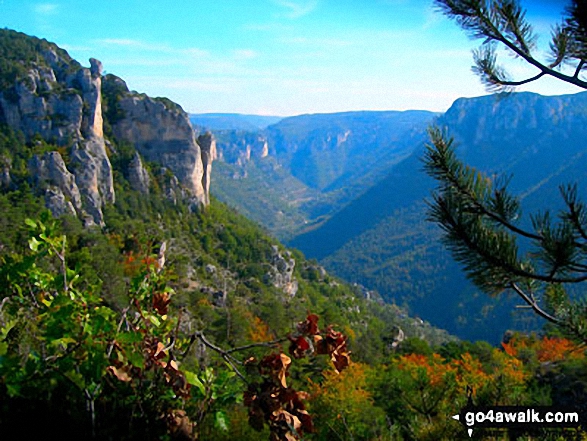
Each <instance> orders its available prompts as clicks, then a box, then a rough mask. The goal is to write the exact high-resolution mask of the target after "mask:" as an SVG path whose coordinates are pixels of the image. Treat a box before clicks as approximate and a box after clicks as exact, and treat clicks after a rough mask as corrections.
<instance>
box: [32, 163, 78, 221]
mask: <svg viewBox="0 0 587 441" xmlns="http://www.w3.org/2000/svg"><path fill="white" fill-rule="evenodd" d="M29 170H30V171H31V176H32V181H33V184H34V186H35V187H36V188H37V189H40V190H42V191H44V192H45V201H46V202H47V208H49V210H51V212H52V213H53V216H61V215H63V214H73V215H77V214H79V215H81V214H82V211H81V210H82V198H81V194H80V191H79V188H78V186H77V184H76V180H75V176H74V175H73V174H72V173H71V172H70V171H69V170H68V169H67V167H66V166H65V162H64V161H63V158H62V157H61V154H60V153H59V152H49V153H45V154H44V155H43V156H38V155H36V156H34V157H33V158H32V159H31V161H30V162H29Z"/></svg>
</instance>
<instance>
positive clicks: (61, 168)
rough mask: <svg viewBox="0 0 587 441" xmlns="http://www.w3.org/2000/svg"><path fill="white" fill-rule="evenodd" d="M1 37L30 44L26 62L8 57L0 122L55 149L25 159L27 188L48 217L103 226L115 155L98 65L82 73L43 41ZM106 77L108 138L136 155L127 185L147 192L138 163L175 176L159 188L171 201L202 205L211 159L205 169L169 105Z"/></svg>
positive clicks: (182, 119)
mask: <svg viewBox="0 0 587 441" xmlns="http://www.w3.org/2000/svg"><path fill="white" fill-rule="evenodd" d="M0 34H4V35H0V37H3V36H4V37H5V36H7V35H8V36H10V37H14V36H19V35H20V36H22V38H23V41H24V42H25V43H28V45H29V46H28V48H29V51H28V52H26V51H24V52H23V53H24V54H26V57H25V56H24V55H23V54H21V53H18V52H17V50H16V49H15V53H14V54H12V59H11V60H10V61H9V62H12V64H13V65H14V66H15V67H14V70H15V71H16V72H18V73H17V74H15V75H14V78H11V77H10V75H3V76H2V75H0V76H2V78H0V80H1V81H0V123H3V124H6V125H8V126H9V127H11V128H12V129H14V130H17V131H21V132H22V133H23V134H24V136H25V140H26V142H27V143H28V144H29V145H33V146H34V145H40V144H42V143H49V144H50V145H54V146H55V149H57V148H58V149H59V151H58V150H54V151H50V152H46V153H43V154H38V155H35V156H33V157H32V159H31V160H30V162H29V170H30V173H31V176H32V177H31V182H32V184H33V185H34V187H35V189H36V190H37V191H38V192H39V193H41V194H44V196H45V200H46V202H47V207H48V208H49V209H50V210H51V211H52V213H53V214H54V215H55V216H59V215H62V214H65V213H68V214H75V215H77V216H79V217H80V218H82V219H84V222H85V224H86V225H100V226H103V225H104V216H103V214H102V208H103V207H104V205H105V204H109V203H114V201H115V192H114V185H113V173H112V165H111V162H110V158H109V155H115V154H117V153H116V149H115V148H113V146H111V145H110V143H109V141H108V140H106V139H105V137H104V120H105V117H106V116H107V115H103V105H104V102H103V101H104V100H103V96H102V94H103V91H104V90H105V91H110V90H112V87H111V86H112V84H109V83H107V84H103V77H102V64H101V63H100V62H99V61H98V60H96V59H93V58H92V59H90V68H89V69H88V68H84V67H82V66H81V65H79V63H77V62H76V61H75V60H72V59H71V58H70V57H69V55H67V53H66V52H65V51H63V50H61V49H59V48H58V47H57V46H55V45H53V44H51V43H47V42H46V41H44V40H38V39H36V38H34V37H27V36H23V34H18V33H16V32H14V31H9V30H0ZM24 46H25V47H27V46H26V44H25V45H24ZM19 50H21V49H20V48H19ZM21 52H22V50H21ZM0 74H1V73H0ZM110 77H111V78H114V80H112V81H114V82H115V86H117V87H118V89H117V90H118V93H117V95H116V96H115V97H114V98H112V97H110V99H109V102H110V105H111V107H112V108H113V109H114V110H116V113H115V114H114V117H111V118H110V119H111V121H107V123H108V128H109V130H110V134H111V136H112V138H114V140H116V141H125V142H127V143H130V144H132V145H133V146H134V148H135V149H136V150H137V152H138V154H137V155H135V157H134V158H133V161H131V163H130V164H129V170H128V175H129V176H128V178H129V181H130V183H131V186H132V187H133V188H135V189H136V190H138V191H140V192H142V193H148V192H149V184H150V178H149V175H148V173H147V171H146V169H145V167H144V166H143V163H142V161H141V157H142V158H143V160H146V161H149V162H154V163H158V164H160V166H161V167H162V168H164V169H167V170H169V171H171V173H172V174H173V175H174V176H175V178H176V180H177V182H174V188H173V189H164V190H165V192H167V193H169V192H172V193H174V196H173V198H174V199H176V198H177V195H180V196H181V197H182V198H184V199H188V201H189V202H190V203H192V205H193V206H194V207H199V206H203V205H207V204H208V203H209V184H210V172H211V163H212V160H213V159H214V155H211V154H210V152H207V153H204V157H205V161H206V164H205V165H204V163H203V161H202V154H203V153H202V150H201V149H200V146H199V145H198V143H197V142H196V137H195V134H194V131H193V129H192V126H191V124H190V122H189V119H188V116H187V114H186V113H185V112H184V111H183V110H182V109H181V108H180V107H179V106H178V105H176V104H174V103H172V102H171V101H169V100H165V99H151V98H149V97H147V96H145V95H139V94H137V93H134V92H133V93H131V92H129V91H128V89H127V88H126V84H124V82H123V81H122V80H120V79H118V78H116V77H112V76H107V77H104V80H107V79H108V78H110ZM121 85H122V87H121ZM105 86H106V87H105ZM108 86H110V88H109V87H108ZM107 101H108V100H107ZM106 119H108V118H106ZM211 142H213V139H211V140H209V143H211ZM208 149H209V146H208ZM64 153H65V155H63V154H64ZM4 162H6V161H4ZM4 165H5V166H3V167H2V186H3V187H7V186H9V185H11V179H10V167H9V165H7V164H4ZM205 169H206V174H205Z"/></svg>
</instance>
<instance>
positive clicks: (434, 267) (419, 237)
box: [289, 93, 587, 342]
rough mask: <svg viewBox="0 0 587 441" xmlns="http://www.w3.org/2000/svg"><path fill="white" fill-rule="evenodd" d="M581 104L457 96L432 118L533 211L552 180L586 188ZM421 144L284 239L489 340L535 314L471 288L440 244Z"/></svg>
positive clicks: (459, 330)
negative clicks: (322, 217)
mask: <svg viewBox="0 0 587 441" xmlns="http://www.w3.org/2000/svg"><path fill="white" fill-rule="evenodd" d="M586 108H587V94H585V93H581V94H577V95H569V96H561V97H542V96H539V95H536V94H530V93H520V94H512V95H511V96H509V97H506V98H503V97H502V98H496V97H492V96H487V97H481V98H472V99H460V100H457V101H456V102H455V103H454V105H453V106H452V107H451V108H450V109H449V110H448V111H447V112H446V113H445V114H444V115H442V116H441V117H439V118H438V119H437V120H436V122H435V124H437V125H438V126H440V127H443V128H445V129H446V130H448V132H449V133H450V134H451V135H452V136H454V138H455V142H456V143H457V145H458V147H457V151H458V152H459V154H460V155H462V157H463V158H466V159H465V160H466V162H467V163H469V164H471V165H472V166H474V167H476V168H478V169H479V170H481V171H483V172H485V173H488V174H489V175H501V176H504V177H506V178H507V177H510V178H511V179H510V186H511V188H512V191H514V192H516V193H517V194H520V195H521V203H522V207H523V211H524V212H525V213H537V212H539V211H540V210H545V209H547V208H548V209H554V210H556V208H557V207H560V206H562V204H563V200H562V198H561V197H560V192H559V186H560V185H561V184H565V183H572V182H577V183H578V184H579V188H585V185H581V184H582V183H584V182H585V174H584V173H583V172H582V170H583V169H584V167H585V153H586V152H587V150H586V146H585V143H584V139H586V135H587V133H586V132H585V130H586V129H585V127H586V125H585V123H586V122H587V121H586V120H585V119H586V115H587V114H586V113H585V109H586ZM423 152H424V143H422V144H420V145H419V146H418V147H417V148H416V150H415V152H414V153H413V154H412V155H411V156H410V157H409V158H406V159H405V160H404V161H402V162H401V163H399V164H397V165H396V166H393V167H391V168H390V169H389V174H388V176H387V177H386V178H385V179H384V180H383V181H381V182H380V183H378V184H377V185H375V186H373V187H372V188H371V189H369V190H368V191H367V192H366V193H365V194H364V195H362V196H361V197H360V198H358V199H356V200H355V201H353V202H352V203H351V204H350V205H349V206H347V207H346V208H345V209H343V210H342V211H340V212H339V213H337V214H336V215H335V216H333V217H332V219H330V220H329V221H328V222H327V223H326V224H324V225H323V226H321V227H320V228H318V229H316V230H313V231H311V232H309V233H307V234H305V235H300V236H298V237H296V238H295V239H293V240H292V241H290V242H289V243H290V245H292V246H294V247H297V248H299V249H301V250H303V251H304V252H305V253H306V254H307V255H308V256H311V257H315V258H317V259H319V260H320V261H321V262H322V263H323V264H324V265H325V266H326V267H327V268H329V269H330V270H332V271H333V272H335V273H336V274H338V275H340V276H341V277H343V278H345V279H347V280H350V281H354V282H358V283H362V284H364V285H366V286H368V287H369V288H371V289H376V290H377V291H378V292H379V293H380V294H381V295H382V296H383V297H384V298H385V299H386V300H387V301H395V302H397V303H399V304H405V305H409V309H410V311H412V313H415V314H418V315H420V316H422V317H425V318H426V319H427V320H430V321H432V322H433V323H435V324H437V325H438V326H441V327H443V328H445V329H449V330H450V331H451V332H453V333H455V334H457V335H459V336H461V337H463V338H470V339H479V338H485V339H488V340H490V341H494V342H497V341H499V340H500V339H501V336H502V335H503V333H504V332H505V331H506V330H507V329H536V328H537V326H539V323H537V322H536V321H535V317H533V316H532V314H524V312H523V311H519V310H518V311H516V310H515V308H514V307H513V306H514V305H515V301H514V303H512V301H511V300H508V299H507V298H500V299H499V302H498V301H497V300H495V299H490V298H488V297H486V296H483V295H481V294H478V293H476V292H475V289H474V288H473V286H472V285H471V284H469V283H468V282H466V281H465V278H464V276H463V274H462V272H461V270H460V269H459V267H458V265H456V264H455V263H454V261H453V259H452V258H451V256H450V255H449V254H448V252H447V251H446V250H444V248H443V245H442V244H441V243H440V242H439V237H440V230H439V229H437V227H436V226H435V225H433V224H430V223H429V222H427V220H426V217H427V215H426V204H425V201H426V199H427V198H429V197H430V194H431V191H432V188H433V182H432V180H431V179H430V178H429V177H428V176H426V175H425V173H424V172H423V170H422V167H423V166H422V157H423ZM557 204H558V205H557ZM520 221H521V222H522V225H524V224H526V225H527V224H528V223H529V222H530V221H531V220H530V217H529V216H527V217H525V218H524V219H520ZM473 311H474V312H473ZM528 321H529V322H528Z"/></svg>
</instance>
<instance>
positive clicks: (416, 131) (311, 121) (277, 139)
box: [213, 111, 436, 238]
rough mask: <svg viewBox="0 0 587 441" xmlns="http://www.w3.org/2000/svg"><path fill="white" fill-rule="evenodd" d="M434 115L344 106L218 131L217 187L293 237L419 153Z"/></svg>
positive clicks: (221, 193) (224, 196)
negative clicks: (330, 111)
mask: <svg viewBox="0 0 587 441" xmlns="http://www.w3.org/2000/svg"><path fill="white" fill-rule="evenodd" d="M435 116H436V114H435V113H433V112H427V111H406V112H399V111H362V112H343V113H334V114H314V115H300V116H295V117H289V118H284V119H282V120H281V121H279V122H278V123H276V124H273V125H271V126H269V127H267V129H266V130H261V131H255V132H246V131H234V130H233V131H228V130H224V131H215V132H214V135H215V137H216V138H217V140H218V143H217V149H218V157H219V162H218V164H219V165H218V167H217V169H216V170H217V171H219V172H218V173H216V174H215V176H214V177H213V179H214V180H215V184H214V190H213V192H215V194H216V195H217V196H218V197H219V198H220V199H221V200H223V201H224V202H226V203H228V204H230V205H234V206H236V207H239V208H240V209H241V210H242V211H243V212H244V213H247V215H249V216H251V217H252V218H253V219H255V220H257V221H258V222H260V223H262V224H264V225H266V226H268V227H269V228H270V229H271V230H272V231H273V232H274V233H275V234H277V235H278V236H279V237H280V238H287V237H291V234H292V233H294V232H295V231H296V230H299V229H300V228H308V227H311V226H312V225H314V224H319V223H321V222H323V221H324V220H325V219H327V218H328V217H329V216H331V215H332V214H333V213H335V212H337V211H338V210H340V209H341V208H342V207H343V206H344V205H345V204H347V203H349V202H350V201H352V200H353V199H354V198H356V197H358V196H359V195H360V194H362V193H363V192H364V191H365V190H367V189H368V188H369V187H371V186H372V185H374V184H375V183H376V182H378V181H379V180H381V179H383V178H384V176H385V174H386V171H387V169H388V168H389V167H390V166H392V165H393V164H395V163H397V162H399V161H401V160H402V159H403V158H405V157H406V156H408V155H409V154H410V153H411V152H412V149H413V147H414V146H415V145H417V142H415V139H423V137H424V133H425V128H426V127H427V125H428V124H429V123H430V121H432V119H433V118H434V117H435ZM253 182H256V184H255V185H253V184H252V183H253ZM280 182H283V183H284V185H280ZM265 183H271V184H270V185H268V186H267V185H265ZM229 189H230V190H229ZM261 201H263V202H264V204H265V207H261V205H262V204H261ZM253 207H255V208H253Z"/></svg>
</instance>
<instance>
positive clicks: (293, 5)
mask: <svg viewBox="0 0 587 441" xmlns="http://www.w3.org/2000/svg"><path fill="white" fill-rule="evenodd" d="M272 1H273V3H275V4H276V5H278V6H281V7H282V8H284V9H285V10H286V11H287V12H286V13H285V16H286V17H287V18H291V19H296V18H300V17H303V16H305V15H308V14H310V13H311V12H312V11H314V9H316V7H317V6H318V0H272Z"/></svg>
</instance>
